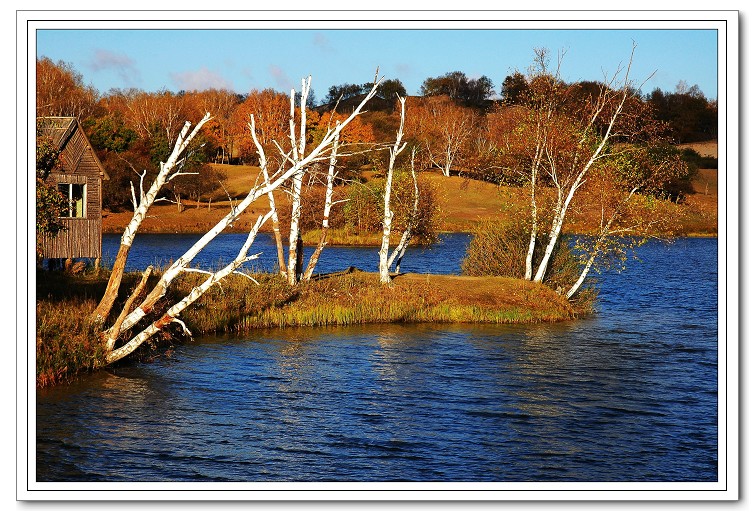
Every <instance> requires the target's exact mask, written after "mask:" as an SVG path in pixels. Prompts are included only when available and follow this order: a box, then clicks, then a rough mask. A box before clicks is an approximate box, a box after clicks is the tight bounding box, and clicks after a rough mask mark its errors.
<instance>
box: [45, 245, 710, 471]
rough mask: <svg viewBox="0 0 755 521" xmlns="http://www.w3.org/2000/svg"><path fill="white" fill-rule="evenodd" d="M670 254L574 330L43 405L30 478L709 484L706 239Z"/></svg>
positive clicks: (408, 337) (113, 386)
mask: <svg viewBox="0 0 755 521" xmlns="http://www.w3.org/2000/svg"><path fill="white" fill-rule="evenodd" d="M675 248H676V249H675V250H673V251H671V252H670V251H669V250H668V249H665V247H663V246H661V245H656V246H655V247H653V245H651V247H650V248H648V249H646V251H644V254H645V258H646V259H650V261H648V263H647V264H645V265H642V266H639V265H634V266H632V268H631V269H630V270H628V271H627V272H625V273H624V274H621V275H613V276H607V277H606V278H605V279H604V282H603V284H602V287H601V292H602V299H603V300H601V308H600V309H599V313H598V314H597V315H596V316H595V317H591V318H589V319H585V320H579V321H573V322H568V323H562V324H540V325H527V326H520V325H517V326H494V325H480V326H472V325H435V324H418V325H388V324H383V325H371V326H355V327H344V328H338V327H332V328H301V329H288V330H268V331H261V332H255V333H253V334H250V335H248V336H246V337H242V338H238V337H218V338H214V339H203V340H201V341H198V342H194V343H190V344H187V345H184V346H181V348H180V349H177V350H175V352H174V354H173V355H172V357H170V358H163V359H160V360H158V361H156V362H153V363H149V364H131V365H123V366H120V367H118V368H116V369H113V370H111V371H110V372H101V373H98V374H95V375H92V376H90V377H86V378H82V379H81V380H80V381H79V382H77V383H75V384H72V385H67V386H60V387H56V388H53V389H46V390H42V391H39V392H38V396H37V479H38V480H40V481H72V480H75V481H119V480H127V481H160V480H191V481H224V480H228V481H389V480H412V481H714V480H716V478H717V462H718V457H717V448H716V447H717V427H716V426H717V410H716V406H717V405H716V404H717V402H716V400H717V392H716V390H717V389H716V375H717V360H718V358H717V344H716V341H717V337H716V334H717V322H716V320H717V318H716V311H717V304H716V291H715V287H716V286H715V285H716V277H715V273H716V270H715V261H714V259H715V255H716V248H715V241H704V240H702V241H700V240H697V241H695V240H690V241H682V242H681V243H680V244H678V245H677V246H676V247H675ZM673 252H676V255H670V253H673ZM655 255H658V256H662V257H663V259H664V262H663V263H660V264H662V265H663V266H664V269H667V270H669V271H672V272H674V274H673V275H671V274H668V273H657V272H656V274H655V275H654V276H653V277H649V276H648V274H647V272H645V273H643V271H642V269H641V268H643V267H648V266H650V267H652V268H653V269H655V270H657V269H659V265H660V264H659V263H657V262H656V263H653V262H652V260H653V257H654V256H655ZM685 270H687V273H686V274H685ZM689 270H693V271H691V272H690V271H689ZM691 273H694V274H695V277H696V280H697V283H696V284H695V285H694V286H693V285H690V284H689V282H688V281H689V280H692V279H693V278H695V277H692V275H691ZM659 295H663V298H659V297H658V296H659ZM682 325H686V326H687V327H682Z"/></svg>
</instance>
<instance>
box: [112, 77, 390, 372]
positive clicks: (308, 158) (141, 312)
mask: <svg viewBox="0 0 755 521" xmlns="http://www.w3.org/2000/svg"><path fill="white" fill-rule="evenodd" d="M308 84H309V81H307V88H308ZM377 85H378V81H377V79H376V82H375V86H374V87H373V89H372V91H371V95H369V96H368V97H365V99H364V100H363V102H362V103H361V104H360V105H359V106H357V108H356V109H355V110H354V111H353V112H352V113H351V114H350V115H349V116H348V117H347V118H345V119H344V120H343V121H342V122H339V123H337V124H336V125H335V126H334V127H333V128H332V129H328V130H327V131H326V133H325V135H324V136H323V137H322V139H321V140H320V142H319V143H318V144H317V145H315V146H314V147H313V148H312V150H311V151H309V152H308V153H305V152H304V146H303V144H301V145H298V146H299V148H298V149H297V152H296V154H297V155H296V156H295V157H294V156H293V153H291V154H286V153H285V152H283V151H282V149H281V153H282V154H284V157H285V158H286V161H285V162H282V164H281V167H280V168H279V169H278V170H277V171H276V172H275V173H274V174H272V175H270V174H269V172H267V173H266V175H265V176H264V180H263V181H262V182H259V183H256V184H255V185H254V186H253V187H252V188H251V189H250V190H249V192H248V194H247V195H246V197H245V198H244V199H243V200H242V201H241V202H239V203H238V204H236V205H234V206H232V207H231V210H230V212H229V213H228V214H226V216H225V217H223V218H222V219H221V220H220V221H218V223H217V224H216V225H215V226H214V227H213V228H212V229H210V230H209V231H208V232H206V233H205V234H204V235H203V236H202V237H201V238H200V239H199V240H197V241H196V242H195V243H194V245H193V246H191V247H190V248H189V249H188V250H187V251H186V252H185V253H184V254H183V255H182V256H181V257H180V258H179V259H178V260H176V261H175V262H174V263H173V264H172V265H171V266H170V267H168V268H167V269H166V270H165V271H164V272H163V274H162V276H161V277H160V280H159V281H158V282H157V284H156V285H155V287H154V288H153V289H152V290H151V291H150V292H149V294H148V295H147V296H146V297H145V298H144V299H143V300H142V301H141V303H140V304H139V305H138V306H137V307H136V308H135V309H134V310H133V311H130V307H131V306H132V305H133V302H135V301H136V300H138V298H140V297H137V294H139V293H141V292H142V290H143V288H144V285H145V284H146V280H147V277H148V274H149V273H148V272H149V271H151V268H149V269H148V270H147V272H145V276H144V277H143V281H144V282H143V283H140V284H139V287H137V290H136V291H135V292H134V295H132V297H131V298H130V299H129V301H128V302H127V304H126V307H125V310H124V311H123V312H122V313H121V314H120V316H119V318H118V320H117V321H116V323H115V324H114V325H113V326H112V327H111V328H110V330H108V331H107V332H106V335H105V336H106V339H107V344H106V345H107V347H108V353H107V361H108V363H112V362H115V361H116V360H119V359H121V358H123V357H125V356H127V355H128V354H130V353H132V352H133V351H134V350H136V349H137V348H138V347H139V346H140V345H142V344H143V343H144V342H146V341H147V340H148V339H149V338H150V337H152V336H153V335H154V334H155V333H157V332H158V331H160V330H161V329H163V328H164V327H166V326H167V325H169V324H171V323H177V324H179V325H181V327H182V328H183V329H184V331H185V332H187V333H189V332H188V329H187V328H186V326H185V324H184V323H183V322H182V321H181V320H180V319H179V318H178V315H179V314H180V313H181V312H182V311H183V310H184V309H186V307H188V306H189V305H191V304H192V303H193V302H195V301H196V300H197V299H198V298H199V297H200V296H201V295H203V294H204V293H205V292H206V291H207V290H208V289H209V288H210V287H212V286H213V285H214V284H216V283H217V282H219V281H220V280H222V279H223V278H224V277H226V276H228V275H230V274H232V273H238V271H237V270H238V268H239V267H240V266H242V265H243V264H244V263H245V262H247V261H249V260H252V259H254V258H256V257H257V256H256V255H252V256H250V255H248V251H249V248H250V247H251V245H252V243H253V241H254V239H255V237H256V235H257V233H258V231H259V229H260V227H261V226H262V225H263V224H264V223H265V222H266V221H267V220H268V219H269V218H270V217H271V216H272V215H273V213H274V210H273V209H272V208H271V210H270V212H268V213H267V214H266V215H265V216H264V217H260V218H258V220H257V223H256V224H255V226H254V227H253V228H252V230H251V231H250V233H249V236H248V238H247V240H246V242H245V243H244V246H243V247H242V248H241V250H240V251H239V253H238V255H237V256H236V258H235V260H234V261H233V262H231V263H230V264H229V265H227V266H226V267H225V268H223V269H221V270H219V271H217V272H215V273H210V272H207V271H204V270H198V269H196V268H192V267H191V262H192V261H193V260H194V258H195V257H196V256H197V254H199V252H201V251H202V250H203V249H204V248H205V246H207V245H208V244H209V243H210V241H212V240H213V239H214V238H215V237H217V236H218V235H219V234H220V233H221V232H222V231H223V230H225V229H226V228H227V227H228V226H230V225H231V224H232V223H233V222H234V221H236V220H238V218H239V217H240V216H241V214H242V213H243V212H244V211H245V210H246V209H247V208H248V207H249V205H250V204H251V203H253V202H254V201H256V200H257V199H259V198H260V197H263V196H265V195H267V194H269V193H271V192H272V191H273V190H276V189H278V188H280V187H281V186H282V185H283V184H284V183H286V182H287V181H289V180H291V179H294V180H295V177H296V176H297V175H298V174H299V173H300V172H304V171H305V170H306V169H307V168H308V167H309V166H311V165H313V164H315V163H318V162H321V161H324V160H326V159H327V158H329V157H332V149H333V147H334V144H335V143H336V142H337V139H338V136H339V135H340V133H341V132H342V130H343V129H344V128H345V127H346V126H347V125H348V124H349V123H350V122H351V121H352V120H353V119H354V118H355V117H356V116H357V115H358V114H359V113H360V111H361V110H362V109H363V108H364V105H365V104H366V103H367V101H368V100H369V99H370V98H371V97H372V96H374V93H375V91H376V88H377ZM291 99H292V105H293V99H294V93H292V95H291ZM305 99H306V98H305ZM303 117H304V116H303ZM206 118H209V115H208V116H206ZM203 121H204V120H203ZM252 121H253V120H252ZM304 123H305V122H304V121H303V122H302V126H301V129H302V133H303V132H304ZM187 128H188V127H187ZM252 128H253V127H252ZM182 135H184V134H182ZM195 135H196V132H194V133H192V134H191V136H189V137H194V136H195ZM291 135H292V136H294V135H295V133H293V132H292V134H291ZM186 141H187V143H188V140H186ZM304 142H305V138H304V136H303V134H302V138H301V143H304ZM292 144H293V145H294V146H297V145H296V143H295V142H294V141H292ZM171 157H172V156H171ZM265 168H267V165H266V164H265ZM134 233H135V230H134ZM130 237H131V240H133V235H131V236H130ZM124 266H125V261H124ZM197 271H199V272H202V273H205V274H207V275H208V277H207V279H206V280H205V281H204V282H203V283H201V284H200V285H198V286H196V287H194V288H193V289H192V290H191V291H190V292H189V295H187V296H186V297H184V298H183V299H182V300H181V301H179V302H178V303H176V304H174V305H172V306H171V307H170V308H169V309H168V311H167V312H166V313H164V314H163V315H162V316H161V317H160V318H158V319H157V320H154V321H152V322H151V323H150V325H149V326H147V327H146V328H144V329H142V331H141V332H140V333H138V334H136V335H134V336H132V337H130V338H128V339H127V340H126V342H125V344H124V345H123V346H122V347H120V348H117V349H114V346H115V344H116V342H117V339H118V338H120V337H121V336H122V335H125V334H126V333H128V332H129V331H130V330H131V329H132V328H134V327H135V326H136V325H137V324H139V323H140V322H141V320H142V319H143V318H145V317H147V316H148V315H149V314H150V313H151V312H152V311H153V310H154V309H155V306H156V305H157V304H158V302H160V301H161V300H162V299H163V298H164V297H165V295H166V294H167V291H168V288H169V287H170V285H171V284H172V283H173V282H174V281H175V279H176V278H177V277H178V276H179V275H181V274H182V273H186V272H197ZM124 315H125V316H124Z"/></svg>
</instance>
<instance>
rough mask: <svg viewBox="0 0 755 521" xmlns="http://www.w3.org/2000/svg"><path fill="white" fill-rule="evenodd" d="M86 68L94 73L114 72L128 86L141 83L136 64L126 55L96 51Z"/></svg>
mask: <svg viewBox="0 0 755 521" xmlns="http://www.w3.org/2000/svg"><path fill="white" fill-rule="evenodd" d="M88 66H89V68H90V69H92V70H93V71H94V72H100V71H107V70H114V71H115V72H116V73H117V74H118V76H120V78H121V79H122V80H123V81H124V82H126V83H127V84H130V85H135V84H137V83H139V82H140V81H141V74H140V73H139V69H137V67H136V62H134V60H133V59H132V58H131V57H130V56H128V55H126V54H118V53H114V52H111V51H106V50H104V49H96V50H95V51H94V56H93V57H92V60H91V61H90V62H89V64H88Z"/></svg>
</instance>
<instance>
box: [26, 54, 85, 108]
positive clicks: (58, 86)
mask: <svg viewBox="0 0 755 521" xmlns="http://www.w3.org/2000/svg"><path fill="white" fill-rule="evenodd" d="M36 74H37V85H36V89H37V96H36V100H37V117H42V116H72V117H75V118H79V119H80V120H82V121H83V120H84V119H86V118H88V117H89V116H91V115H92V114H93V112H94V110H95V106H96V103H97V97H98V93H97V91H96V89H95V88H94V87H91V86H87V85H84V80H83V77H82V76H81V74H80V73H78V72H77V71H76V70H75V69H74V68H73V66H72V65H71V64H69V63H66V62H63V61H58V62H53V61H52V60H51V59H50V58H47V57H42V58H39V59H37V68H36Z"/></svg>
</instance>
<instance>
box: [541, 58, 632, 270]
mask: <svg viewBox="0 0 755 521" xmlns="http://www.w3.org/2000/svg"><path fill="white" fill-rule="evenodd" d="M627 73H628V70H627ZM628 95H629V93H628V85H626V84H625V86H624V90H623V93H622V98H621V101H620V102H619V104H618V106H617V107H616V109H615V110H614V112H613V114H612V115H611V120H610V121H609V123H608V127H607V128H606V131H605V134H603V136H602V138H601V140H600V143H599V144H598V146H597V148H596V149H595V151H594V152H593V153H592V154H591V155H590V158H589V159H588V161H587V163H586V164H585V165H584V166H583V167H582V169H581V170H580V171H579V174H578V175H577V176H576V178H575V179H574V181H573V182H572V183H571V186H570V188H569V192H568V194H567V196H566V198H565V199H564V201H563V203H562V204H560V205H558V206H557V211H556V215H555V216H554V219H553V225H552V226H551V231H550V233H549V236H548V245H547V246H546V249H545V253H544V254H543V258H542V260H541V261H540V265H539V266H538V269H537V273H536V274H535V278H534V280H535V281H537V282H542V281H543V280H544V278H545V274H546V271H547V269H548V264H549V262H550V258H551V256H552V254H553V250H554V248H555V246H556V242H557V241H558V239H559V237H560V236H561V228H562V227H563V225H564V220H565V218H566V212H567V210H568V209H569V204H570V203H571V200H572V198H573V197H574V194H575V193H576V192H577V190H578V189H579V188H580V187H581V186H582V184H584V178H585V176H586V175H587V174H588V173H589V171H590V168H592V165H593V164H594V163H595V161H597V160H598V159H600V158H601V157H602V153H603V149H604V148H605V146H606V144H607V143H608V140H609V139H610V137H611V136H612V135H613V134H612V130H613V126H614V124H615V123H616V120H617V119H618V117H619V115H620V114H621V113H622V111H623V109H624V103H625V102H626V99H627V97H628ZM602 109H603V106H602V105H601V106H600V107H599V108H598V109H596V111H595V113H594V114H593V117H592V120H595V119H596V118H597V117H598V115H599V113H600V111H601V110H602ZM585 131H587V129H585ZM559 193H560V191H559Z"/></svg>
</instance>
